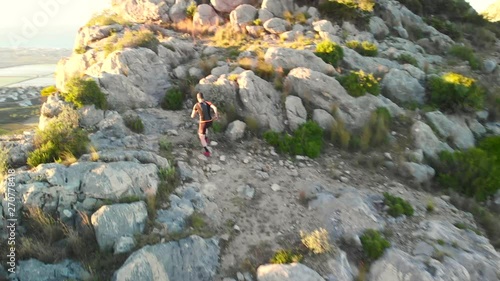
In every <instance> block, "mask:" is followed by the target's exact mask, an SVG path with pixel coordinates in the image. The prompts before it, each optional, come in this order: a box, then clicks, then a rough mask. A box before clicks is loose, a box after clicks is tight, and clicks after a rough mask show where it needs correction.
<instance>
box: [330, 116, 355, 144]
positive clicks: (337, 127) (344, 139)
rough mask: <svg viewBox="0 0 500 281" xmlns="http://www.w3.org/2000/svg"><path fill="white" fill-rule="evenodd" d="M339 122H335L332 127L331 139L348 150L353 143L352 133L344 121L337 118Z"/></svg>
mask: <svg viewBox="0 0 500 281" xmlns="http://www.w3.org/2000/svg"><path fill="white" fill-rule="evenodd" d="M336 120H337V122H335V123H333V125H332V128H331V129H330V141H331V142H332V143H333V144H335V145H336V146H338V147H340V148H342V149H344V150H347V149H348V148H349V144H350V143H351V138H352V136H351V133H350V132H349V131H348V130H347V129H346V128H345V125H344V122H343V121H342V120H340V119H336Z"/></svg>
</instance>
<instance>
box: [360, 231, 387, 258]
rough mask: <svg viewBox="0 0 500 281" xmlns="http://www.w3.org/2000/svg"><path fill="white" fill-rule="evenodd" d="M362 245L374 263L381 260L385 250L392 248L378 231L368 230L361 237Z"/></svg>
mask: <svg viewBox="0 0 500 281" xmlns="http://www.w3.org/2000/svg"><path fill="white" fill-rule="evenodd" d="M360 240H361V244H362V245H363V250H364V252H365V255H366V256H367V257H368V258H369V259H370V260H371V261H374V260H376V259H378V258H380V257H381V256H382V255H383V254H384V251H385V249H387V248H389V247H390V246H391V243H389V241H387V240H386V239H385V238H384V237H383V236H382V235H381V234H380V232H378V231H377V230H374V229H367V230H365V232H364V233H363V235H362V236H361V237H360Z"/></svg>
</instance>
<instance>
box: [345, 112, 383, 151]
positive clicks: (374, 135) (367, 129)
mask: <svg viewBox="0 0 500 281" xmlns="http://www.w3.org/2000/svg"><path fill="white" fill-rule="evenodd" d="M391 120H392V118H391V114H390V113H389V111H388V110H387V108H383V107H380V108H377V110H375V111H373V112H372V114H371V116H370V120H369V121H368V123H367V124H366V125H365V126H364V127H363V130H362V132H361V136H360V139H359V148H360V149H361V150H362V151H367V150H368V149H369V148H374V147H379V146H382V145H384V144H387V143H388V142H389V133H390V125H391ZM353 140H354V139H353ZM353 146H354V147H353ZM351 147H353V148H356V147H355V144H351Z"/></svg>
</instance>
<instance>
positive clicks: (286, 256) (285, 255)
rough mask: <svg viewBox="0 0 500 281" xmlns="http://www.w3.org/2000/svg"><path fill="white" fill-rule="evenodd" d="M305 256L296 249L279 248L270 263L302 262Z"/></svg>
mask: <svg viewBox="0 0 500 281" xmlns="http://www.w3.org/2000/svg"><path fill="white" fill-rule="evenodd" d="M303 258H304V257H303V256H302V255H301V254H300V253H298V252H295V251H292V250H283V249H281V250H278V251H277V252H276V253H274V255H273V257H272V258H271V260H269V262H270V263H273V264H284V263H293V262H301V261H302V259H303Z"/></svg>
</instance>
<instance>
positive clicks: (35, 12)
mask: <svg viewBox="0 0 500 281" xmlns="http://www.w3.org/2000/svg"><path fill="white" fill-rule="evenodd" d="M466 1H468V2H469V3H470V4H471V6H472V7H474V8H475V9H476V10H478V11H483V10H484V9H486V7H488V5H489V4H491V3H493V2H494V1H495V0H466ZM110 2H111V0H9V4H8V5H7V4H5V3H4V4H3V5H2V6H4V8H2V9H0V47H12V48H15V47H52V48H54V47H55V48H72V47H73V43H74V38H75V34H76V32H77V30H78V28H79V27H81V26H82V25H84V24H85V23H86V22H87V21H88V20H89V19H90V17H91V16H92V15H93V14H94V13H96V12H99V11H101V10H103V9H104V8H107V7H109V5H110V4H109V3H110Z"/></svg>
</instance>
